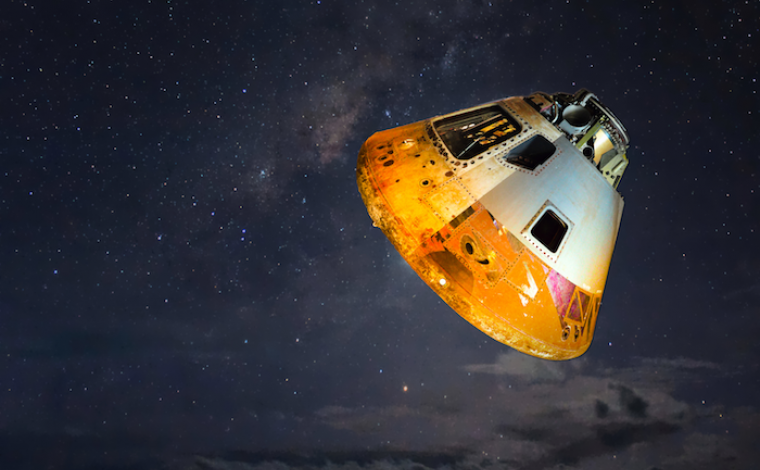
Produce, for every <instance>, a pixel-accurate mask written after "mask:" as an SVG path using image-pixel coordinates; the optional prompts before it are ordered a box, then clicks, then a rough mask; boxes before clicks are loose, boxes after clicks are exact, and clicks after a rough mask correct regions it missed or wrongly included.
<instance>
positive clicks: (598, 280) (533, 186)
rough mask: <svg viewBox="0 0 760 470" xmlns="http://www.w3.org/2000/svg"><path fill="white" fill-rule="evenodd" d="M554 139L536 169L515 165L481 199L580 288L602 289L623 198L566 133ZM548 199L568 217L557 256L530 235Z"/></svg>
mask: <svg viewBox="0 0 760 470" xmlns="http://www.w3.org/2000/svg"><path fill="white" fill-rule="evenodd" d="M554 143H555V145H556V146H557V147H558V151H559V152H560V154H559V155H558V156H556V157H553V158H552V159H551V160H550V161H549V163H548V164H547V165H546V166H545V167H539V168H538V169H537V172H536V173H537V174H535V173H531V172H527V171H516V172H514V173H513V174H511V175H510V176H509V177H507V178H506V179H504V180H503V181H501V182H500V183H499V184H498V185H497V186H495V187H494V188H493V189H492V190H491V191H490V192H488V193H487V194H486V195H484V196H483V197H482V198H481V202H482V203H483V205H484V206H485V207H486V208H487V209H488V210H489V211H490V212H491V214H493V215H494V217H496V219H497V220H498V221H499V222H500V223H501V224H503V225H504V226H505V227H506V228H507V230H509V231H510V232H512V233H513V234H515V235H518V234H522V237H523V240H524V241H525V243H526V246H528V247H529V248H530V249H531V251H532V252H533V253H535V254H536V255H537V256H539V258H541V259H542V260H543V261H544V262H545V263H547V264H548V265H549V266H551V267H552V268H553V269H556V270H557V271H559V272H560V274H562V275H563V276H564V277H566V278H567V279H569V280H570V281H571V282H573V283H574V284H576V285H578V286H580V287H581V288H583V289H585V290H588V291H591V292H601V291H602V290H603V289H604V284H605V282H606V279H607V272H608V269H609V263H610V260H611V258H612V251H613V249H614V245H615V240H616V239H617V232H618V227H619V225H620V216H621V214H622V209H623V200H622V197H621V196H620V195H619V194H618V193H617V191H615V190H614V189H613V188H612V187H611V186H610V185H609V184H608V183H607V182H606V181H605V179H604V177H603V176H602V175H601V174H600V173H599V171H598V170H597V169H596V168H595V167H594V166H593V165H592V164H591V162H589V161H587V160H586V158H585V157H584V156H583V155H582V154H581V153H580V152H579V151H578V150H577V149H576V148H575V147H574V146H573V145H572V144H571V143H570V142H569V141H568V140H567V139H566V138H565V137H564V136H563V137H560V138H559V139H557V140H556V141H555V142H554ZM547 201H548V202H549V203H550V204H552V205H554V206H555V207H556V208H557V209H558V210H559V211H560V212H561V213H562V215H564V216H565V217H566V218H568V219H569V220H570V222H571V223H572V227H571V229H570V230H569V231H568V233H567V234H566V235H565V236H566V237H567V239H566V240H565V241H564V242H563V246H562V248H561V250H560V251H559V252H558V254H557V256H551V255H548V254H546V253H544V252H542V250H540V249H539V247H540V244H539V243H537V242H536V241H535V240H534V239H533V237H532V236H531V235H530V226H529V223H530V222H531V220H532V219H533V218H534V216H535V215H536V214H537V212H538V211H540V210H541V208H542V207H543V206H544V204H545V203H546V202H547ZM544 251H545V250H544ZM555 259H556V260H555Z"/></svg>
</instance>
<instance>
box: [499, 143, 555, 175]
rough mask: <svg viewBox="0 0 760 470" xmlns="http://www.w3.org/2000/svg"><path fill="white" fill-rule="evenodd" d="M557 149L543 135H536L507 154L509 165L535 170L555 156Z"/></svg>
mask: <svg viewBox="0 0 760 470" xmlns="http://www.w3.org/2000/svg"><path fill="white" fill-rule="evenodd" d="M556 151H557V148H556V147H555V146H554V144H553V143H551V142H549V141H548V140H547V139H546V137H544V136H542V135H534V136H533V137H531V138H530V139H528V140H526V141H525V142H523V143H522V144H520V145H518V146H517V147H515V148H513V149H512V150H510V151H509V153H508V154H507V163H511V164H512V165H517V166H520V167H523V168H525V169H527V170H531V171H533V170H535V169H536V168H538V167H539V166H541V165H543V164H544V163H546V161H547V160H548V159H549V158H551V156H552V155H554V152H556Z"/></svg>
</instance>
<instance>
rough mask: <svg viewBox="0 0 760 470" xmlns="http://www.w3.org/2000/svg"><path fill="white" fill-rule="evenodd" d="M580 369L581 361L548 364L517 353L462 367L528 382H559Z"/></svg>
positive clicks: (473, 371)
mask: <svg viewBox="0 0 760 470" xmlns="http://www.w3.org/2000/svg"><path fill="white" fill-rule="evenodd" d="M579 367H582V361H575V362H565V363H561V362H550V361H545V360H541V359H536V358H534V357H531V356H527V355H525V354H521V353H518V352H508V353H503V354H499V355H498V356H497V358H496V362H494V363H490V364H470V365H466V366H464V367H463V369H464V370H465V371H467V372H471V373H475V374H492V375H507V376H512V377H515V378H520V379H524V380H527V381H529V382H561V381H563V380H565V378H566V376H567V371H568V370H573V369H577V368H579Z"/></svg>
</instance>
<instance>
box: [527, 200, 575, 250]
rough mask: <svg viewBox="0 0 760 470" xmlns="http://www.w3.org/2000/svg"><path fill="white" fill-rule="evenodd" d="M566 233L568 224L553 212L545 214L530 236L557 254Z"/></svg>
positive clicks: (548, 211)
mask: <svg viewBox="0 0 760 470" xmlns="http://www.w3.org/2000/svg"><path fill="white" fill-rule="evenodd" d="M566 233H567V224H566V223H565V222H564V221H563V220H562V219H560V218H559V216H558V215H557V214H555V213H554V212H553V211H551V210H547V211H546V212H544V214H543V215H542V216H541V218H540V219H538V222H536V225H534V226H533V228H532V229H531V230H530V234H531V235H533V237H534V238H535V239H536V240H538V241H539V242H541V243H542V244H543V245H544V246H545V247H546V249H548V250H549V251H551V252H552V253H556V252H557V250H558V249H559V246H560V244H562V239H563V238H565V234H566Z"/></svg>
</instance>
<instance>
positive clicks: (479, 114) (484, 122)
mask: <svg viewBox="0 0 760 470" xmlns="http://www.w3.org/2000/svg"><path fill="white" fill-rule="evenodd" d="M435 130H436V131H437V132H438V135H440V136H441V139H442V140H443V143H444V144H446V148H448V149H449V152H451V154H452V155H453V156H454V157H455V158H457V159H458V160H469V159H471V158H474V157H476V156H478V155H480V154H481V153H483V152H484V151H486V150H488V149H489V148H491V147H493V146H494V145H497V144H500V143H502V142H504V141H505V140H507V139H509V138H511V137H513V136H515V135H517V134H519V133H520V130H521V128H520V124H519V123H518V122H517V121H516V120H515V119H514V118H513V117H512V116H510V115H509V114H507V112H506V111H504V110H503V109H502V108H501V107H500V106H488V107H485V108H480V109H476V110H475V111H468V112H466V113H461V114H456V115H454V116H451V117H447V118H445V119H441V120H440V121H438V122H436V123H435Z"/></svg>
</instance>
